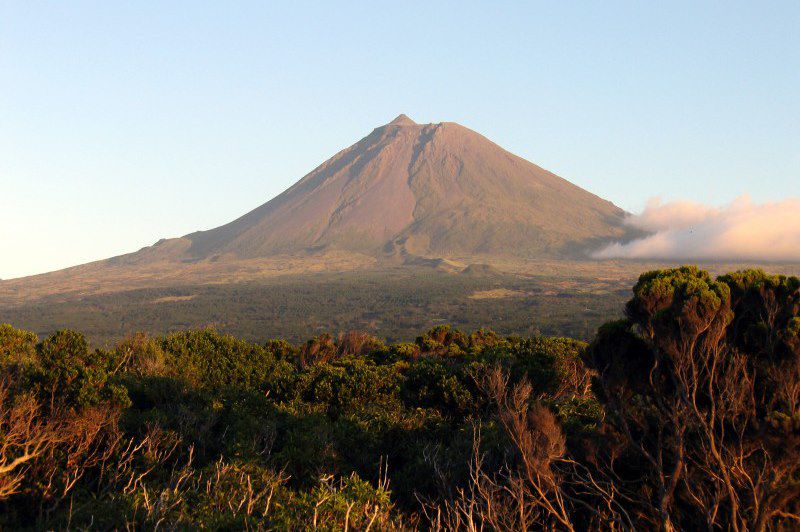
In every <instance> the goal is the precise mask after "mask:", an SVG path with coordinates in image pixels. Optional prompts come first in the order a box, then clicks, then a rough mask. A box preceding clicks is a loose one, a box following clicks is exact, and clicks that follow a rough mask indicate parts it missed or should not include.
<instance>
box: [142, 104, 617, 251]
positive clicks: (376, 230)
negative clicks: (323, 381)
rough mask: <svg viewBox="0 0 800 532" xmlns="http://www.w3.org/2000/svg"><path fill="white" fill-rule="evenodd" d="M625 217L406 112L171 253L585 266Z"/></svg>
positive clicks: (465, 135) (518, 161)
mask: <svg viewBox="0 0 800 532" xmlns="http://www.w3.org/2000/svg"><path fill="white" fill-rule="evenodd" d="M624 216H625V213H624V212H623V211H622V210H621V209H619V208H618V207H615V206H614V205H613V204H612V203H610V202H608V201H605V200H603V199H601V198H599V197H597V196H595V195H594V194H591V193H589V192H587V191H585V190H583V189H581V188H580V187H577V186H575V185H573V184H571V183H569V182H568V181H566V180H564V179H562V178H560V177H558V176H557V175H555V174H553V173H551V172H548V171H546V170H544V169H542V168H540V167H538V166H536V165H535V164H532V163H530V162H528V161H526V160H524V159H522V158H520V157H517V156H515V155H513V154H511V153H509V152H507V151H505V150H504V149H502V148H501V147H499V146H497V145H496V144H494V143H492V142H491V141H489V140H488V139H486V138H485V137H483V136H481V135H479V134H478V133H475V132H474V131H471V130H470V129H467V128H465V127H463V126H460V125H458V124H455V123H450V122H445V123H440V124H416V123H415V122H413V121H412V120H411V119H409V118H408V117H407V116H405V115H400V116H399V117H397V118H396V119H395V120H393V121H392V122H390V123H388V124H386V125H385V126H382V127H379V128H376V129H375V130H374V131H373V132H372V133H370V134H369V135H368V136H366V137H365V138H363V139H361V140H360V141H359V142H357V143H356V144H354V145H353V146H351V147H349V148H347V149H345V150H343V151H341V152H339V153H338V154H336V155H335V156H334V157H332V158H331V159H330V160H328V161H326V162H325V163H323V164H322V165H320V166H319V167H318V168H316V169H315V170H314V171H312V172H311V173H310V174H308V175H306V176H305V177H304V178H302V179H301V180H300V181H298V182H297V183H296V184H295V185H294V186H292V187H291V188H289V189H288V190H286V191H285V192H284V193H282V194H280V195H279V196H277V197H276V198H274V199H272V200H271V201H269V202H267V203H265V204H264V205H262V206H260V207H258V208H257V209H255V210H253V211H251V212H250V213H248V214H246V215H244V216H242V217H241V218H239V219H237V220H234V221H233V222H231V223H229V224H226V225H223V226H222V227H218V228H216V229H212V230H210V231H201V232H197V233H193V234H190V235H187V236H186V237H184V238H183V239H180V241H174V240H173V241H167V242H165V243H162V244H161V247H162V248H163V249H164V251H165V253H168V254H174V253H175V252H176V251H177V252H178V253H179V255H180V256H183V257H184V258H188V259H209V258H212V257H217V258H237V259H252V258H257V257H268V256H274V255H279V254H280V255H284V254H298V253H308V252H315V251H319V250H323V249H325V250H330V249H343V250H349V251H358V252H361V253H366V254H369V255H375V254H387V253H388V254H393V253H399V254H411V255H421V256H437V257H439V256H441V257H451V256H471V255H506V256H516V257H521V258H522V257H524V258H543V257H549V258H556V257H579V256H582V255H583V254H584V253H585V252H586V251H587V250H588V249H590V248H592V247H595V246H597V245H598V243H599V242H602V241H605V240H609V239H613V238H619V237H623V236H624V234H625V232H626V229H625V228H624V227H623V225H622V220H623V218H624ZM149 253H152V251H150V252H149Z"/></svg>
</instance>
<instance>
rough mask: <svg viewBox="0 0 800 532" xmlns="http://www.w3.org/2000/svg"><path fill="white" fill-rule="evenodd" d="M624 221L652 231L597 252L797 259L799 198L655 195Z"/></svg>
mask: <svg viewBox="0 0 800 532" xmlns="http://www.w3.org/2000/svg"><path fill="white" fill-rule="evenodd" d="M627 223H628V224H629V225H631V226H632V227H636V228H638V229H642V230H645V231H647V232H649V233H651V234H650V235H649V236H647V237H644V238H641V239H638V240H634V241H632V242H628V243H626V244H621V243H616V244H611V245H609V246H606V247H605V248H603V249H601V250H599V251H597V252H595V253H594V254H593V256H594V257H595V258H636V259H674V260H747V261H786V262H794V261H800V198H788V199H785V200H783V201H779V202H775V203H763V204H757V203H753V202H752V201H751V200H750V198H749V197H748V196H741V197H739V198H737V199H736V200H734V201H733V203H731V204H729V205H726V206H724V207H721V208H716V207H710V206H707V205H702V204H700V203H694V202H690V201H673V202H669V203H661V200H659V199H657V198H656V199H653V200H650V201H649V202H648V204H647V207H645V209H644V211H643V212H642V213H641V214H638V215H634V216H631V217H630V218H629V219H628V220H627Z"/></svg>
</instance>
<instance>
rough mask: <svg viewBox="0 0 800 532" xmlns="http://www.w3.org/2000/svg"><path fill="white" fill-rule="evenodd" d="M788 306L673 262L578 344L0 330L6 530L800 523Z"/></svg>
mask: <svg viewBox="0 0 800 532" xmlns="http://www.w3.org/2000/svg"><path fill="white" fill-rule="evenodd" d="M799 311H800V280H798V279H797V278H795V277H783V276H769V275H766V274H764V273H763V272H761V271H754V270H751V271H744V272H737V273H732V274H729V275H725V276H722V277H719V278H716V279H714V278H712V277H711V276H710V275H709V274H707V273H706V272H703V271H701V270H698V269H696V268H690V267H685V268H680V269H673V270H660V271H654V272H649V273H646V274H644V275H642V276H641V277H640V279H639V281H638V283H637V284H636V286H635V287H634V289H633V296H632V298H631V299H630V301H629V302H628V303H627V305H626V307H625V311H624V318H623V319H621V320H617V321H612V322H609V323H607V324H606V325H605V326H603V327H602V328H601V329H600V331H599V332H598V334H597V335H596V337H594V338H593V339H592V340H591V342H589V343H585V342H582V341H578V340H573V339H568V338H559V337H546V336H538V335H535V336H527V337H516V336H508V335H502V334H498V333H495V332H492V331H491V330H489V329H478V330H476V331H474V332H472V333H467V332H462V331H461V330H459V329H457V328H454V327H451V326H445V325H442V326H437V327H435V328H433V329H431V330H428V331H427V332H425V333H424V334H422V335H420V336H419V337H417V338H416V339H415V340H414V341H413V342H400V343H387V342H385V341H382V340H380V339H378V338H376V337H374V336H371V335H369V334H365V333H357V332H350V333H343V334H336V335H331V334H319V335H316V336H314V337H312V338H310V339H309V340H307V341H305V342H302V343H296V344H293V343H289V342H287V341H284V340H270V341H267V342H265V343H253V342H249V341H245V340H241V339H238V338H236V337H234V336H231V335H227V334H223V333H220V332H218V331H216V330H214V329H196V330H188V331H180V332H175V333H172V334H167V335H164V336H149V335H146V334H134V335H129V336H127V337H126V338H125V339H124V340H122V341H120V342H118V343H116V345H114V346H113V347H111V348H104V349H96V348H92V347H91V346H90V345H89V343H88V342H87V340H86V338H85V337H84V336H83V335H82V334H81V333H78V332H75V331H72V330H61V331H58V332H55V333H53V334H52V335H49V336H47V337H46V338H44V339H43V340H41V341H40V339H39V338H37V336H36V335H34V334H32V333H29V332H25V331H22V330H19V329H16V328H14V327H12V326H10V325H2V326H0V372H1V373H0V528H2V529H19V528H29V529H67V528H74V529H86V528H97V529H123V528H128V529H150V528H156V527H158V528H162V529H193V528H200V527H204V528H210V529H272V530H283V529H296V530H301V529H302V530H305V529H314V528H320V529H325V530H332V529H337V530H349V529H354V530H391V529H428V528H440V529H469V530H478V529H489V530H510V529H517V530H520V529H542V528H544V529H564V530H589V529H620V530H641V529H653V530H655V529H659V530H678V529H685V530H694V529H732V530H778V529H794V528H796V527H797V526H799V525H800V317H799V316H798V312H799ZM620 315H623V313H620ZM486 324H487V325H491V323H490V322H488V321H487V323H486Z"/></svg>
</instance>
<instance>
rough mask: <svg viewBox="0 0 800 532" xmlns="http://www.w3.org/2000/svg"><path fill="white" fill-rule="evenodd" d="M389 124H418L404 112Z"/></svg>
mask: <svg viewBox="0 0 800 532" xmlns="http://www.w3.org/2000/svg"><path fill="white" fill-rule="evenodd" d="M386 125H387V126H416V125H417V123H416V122H414V121H413V120H411V119H410V118H409V117H408V116H406V115H404V114H402V113H401V114H399V115H398V116H397V118H395V119H394V120H392V121H391V122H389V123H388V124H386Z"/></svg>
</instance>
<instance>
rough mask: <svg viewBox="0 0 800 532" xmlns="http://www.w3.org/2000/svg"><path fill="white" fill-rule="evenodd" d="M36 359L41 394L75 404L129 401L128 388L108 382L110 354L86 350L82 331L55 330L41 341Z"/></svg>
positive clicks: (90, 404)
mask: <svg viewBox="0 0 800 532" xmlns="http://www.w3.org/2000/svg"><path fill="white" fill-rule="evenodd" d="M38 358H39V364H38V368H37V371H36V380H37V381H38V383H39V389H40V393H41V394H42V395H49V396H51V397H52V396H55V397H58V398H59V399H60V400H61V401H63V402H64V403H66V404H68V405H70V406H77V407H86V406H96V405H99V404H101V403H111V404H113V405H115V406H123V407H124V406H127V405H128V404H129V399H128V393H127V390H126V389H125V388H124V387H123V386H120V385H119V384H116V383H114V382H112V381H110V377H111V372H112V370H113V368H112V367H111V357H110V356H109V355H108V354H107V353H103V352H101V351H97V350H95V351H91V350H89V345H88V343H87V342H86V338H85V337H84V336H83V335H82V334H81V333H78V332H75V331H71V330H68V329H64V330H60V331H56V332H55V333H53V334H52V335H50V336H48V337H47V338H46V339H45V340H44V341H43V342H42V343H41V345H40V346H39V353H38Z"/></svg>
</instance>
